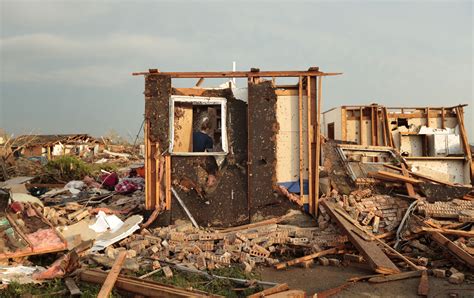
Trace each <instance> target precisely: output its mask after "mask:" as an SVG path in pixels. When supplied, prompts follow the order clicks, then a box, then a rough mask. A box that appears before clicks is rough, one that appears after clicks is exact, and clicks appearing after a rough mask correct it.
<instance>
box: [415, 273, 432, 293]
mask: <svg viewBox="0 0 474 298" xmlns="http://www.w3.org/2000/svg"><path fill="white" fill-rule="evenodd" d="M429 290H430V283H429V281H428V272H427V271H426V270H423V271H422V272H421V277H420V283H419V284H418V295H420V296H428V293H429Z"/></svg>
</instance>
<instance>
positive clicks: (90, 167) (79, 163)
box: [45, 156, 117, 181]
mask: <svg viewBox="0 0 474 298" xmlns="http://www.w3.org/2000/svg"><path fill="white" fill-rule="evenodd" d="M45 170H46V172H47V173H48V174H49V175H50V176H53V177H55V178H57V179H60V180H63V181H71V180H82V179H83V178H84V176H86V175H88V176H92V177H95V176H97V175H99V174H100V170H106V171H109V172H110V171H115V170H117V166H116V165H114V164H110V163H109V164H107V163H106V164H94V163H92V164H91V163H86V162H84V161H83V160H81V159H80V158H78V157H75V156H61V157H59V158H56V159H53V160H50V161H49V162H48V163H47V164H46V166H45Z"/></svg>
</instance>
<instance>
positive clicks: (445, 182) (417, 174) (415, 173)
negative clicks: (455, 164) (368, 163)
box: [384, 164, 455, 186]
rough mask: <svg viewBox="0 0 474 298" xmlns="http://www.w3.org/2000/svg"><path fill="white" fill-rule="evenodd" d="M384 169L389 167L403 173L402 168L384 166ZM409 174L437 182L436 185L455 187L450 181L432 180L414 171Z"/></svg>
mask: <svg viewBox="0 0 474 298" xmlns="http://www.w3.org/2000/svg"><path fill="white" fill-rule="evenodd" d="M384 167H387V168H389V169H392V170H396V171H400V172H401V171H402V169H401V168H399V167H396V166H394V165H386V164H385V165H384ZM407 172H408V173H409V174H410V175H412V176H415V177H418V178H423V179H426V180H428V181H431V182H435V183H438V184H445V185H449V186H455V185H454V184H453V183H451V182H449V181H443V180H439V179H435V178H432V177H429V176H426V175H423V174H420V173H417V172H412V171H408V170H407Z"/></svg>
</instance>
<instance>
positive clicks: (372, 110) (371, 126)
mask: <svg viewBox="0 0 474 298" xmlns="http://www.w3.org/2000/svg"><path fill="white" fill-rule="evenodd" d="M374 122H375V115H374V107H373V106H370V128H371V132H372V134H371V139H370V145H372V146H377V143H376V141H375V124H374Z"/></svg>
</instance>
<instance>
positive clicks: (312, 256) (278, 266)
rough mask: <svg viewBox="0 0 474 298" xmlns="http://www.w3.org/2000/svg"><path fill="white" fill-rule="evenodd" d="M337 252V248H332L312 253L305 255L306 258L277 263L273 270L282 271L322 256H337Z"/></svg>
mask: <svg viewBox="0 0 474 298" xmlns="http://www.w3.org/2000/svg"><path fill="white" fill-rule="evenodd" d="M340 248H342V247H340ZM338 251H339V249H338V248H337V247H333V248H330V249H326V250H322V251H318V252H316V253H313V254H310V255H307V256H303V257H300V258H296V259H293V260H290V261H287V262H281V263H278V264H276V265H275V268H276V269H284V268H286V267H289V266H293V265H296V264H299V263H303V262H305V261H309V260H312V259H316V258H319V257H322V256H326V255H332V254H337V253H338ZM341 252H342V251H341Z"/></svg>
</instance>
